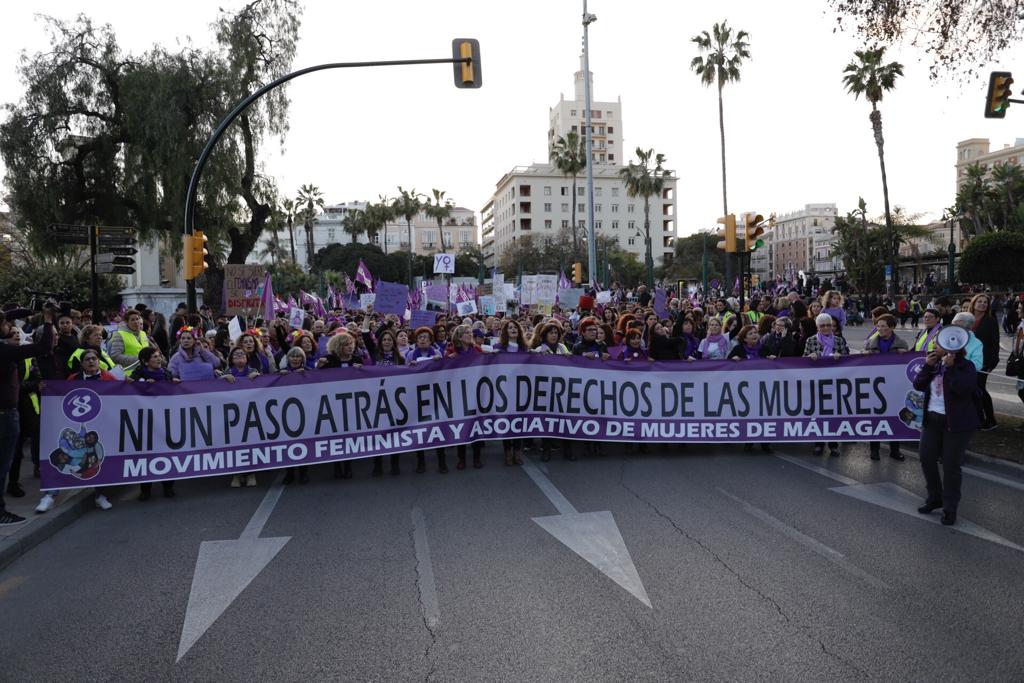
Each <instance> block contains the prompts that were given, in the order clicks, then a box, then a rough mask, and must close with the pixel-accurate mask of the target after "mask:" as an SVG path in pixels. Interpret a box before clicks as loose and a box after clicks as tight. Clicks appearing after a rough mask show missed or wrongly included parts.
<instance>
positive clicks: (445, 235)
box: [441, 232, 452, 249]
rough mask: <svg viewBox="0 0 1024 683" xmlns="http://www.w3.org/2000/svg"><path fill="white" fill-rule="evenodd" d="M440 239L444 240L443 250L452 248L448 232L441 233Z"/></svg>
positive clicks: (450, 236)
mask: <svg viewBox="0 0 1024 683" xmlns="http://www.w3.org/2000/svg"><path fill="white" fill-rule="evenodd" d="M441 238H442V239H443V240H444V246H445V248H446V249H450V248H451V246H452V234H451V233H450V232H442V233H441Z"/></svg>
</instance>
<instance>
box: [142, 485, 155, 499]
mask: <svg viewBox="0 0 1024 683" xmlns="http://www.w3.org/2000/svg"><path fill="white" fill-rule="evenodd" d="M152 492H153V485H152V484H150V483H145V484H139V500H149V497H150V495H152Z"/></svg>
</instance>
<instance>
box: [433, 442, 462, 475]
mask: <svg viewBox="0 0 1024 683" xmlns="http://www.w3.org/2000/svg"><path fill="white" fill-rule="evenodd" d="M462 460H463V462H465V460H466V456H465V455H463V456H462ZM437 471H438V472H440V473H441V474H448V462H447V460H446V459H445V453H444V449H443V448H438V449H437Z"/></svg>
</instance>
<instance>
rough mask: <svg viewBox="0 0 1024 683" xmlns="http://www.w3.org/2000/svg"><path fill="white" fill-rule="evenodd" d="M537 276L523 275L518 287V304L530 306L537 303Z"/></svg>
mask: <svg viewBox="0 0 1024 683" xmlns="http://www.w3.org/2000/svg"><path fill="white" fill-rule="evenodd" d="M537 277H538V276H537V275H524V276H523V278H522V283H521V284H520V285H519V303H521V304H523V305H524V306H532V305H534V304H535V303H537Z"/></svg>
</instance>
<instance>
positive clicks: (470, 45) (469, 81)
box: [452, 38, 483, 88]
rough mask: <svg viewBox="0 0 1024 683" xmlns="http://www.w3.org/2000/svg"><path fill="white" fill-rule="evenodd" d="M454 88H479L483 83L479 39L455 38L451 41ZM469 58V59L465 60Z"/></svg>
mask: <svg viewBox="0 0 1024 683" xmlns="http://www.w3.org/2000/svg"><path fill="white" fill-rule="evenodd" d="M452 59H453V60H455V62H454V63H453V65H454V67H455V87H456V88H479V87H480V86H481V85H482V84H483V76H482V72H481V70H480V41H479V40H476V39H474V38H456V39H455V40H453V41H452ZM466 60H469V61H466Z"/></svg>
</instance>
